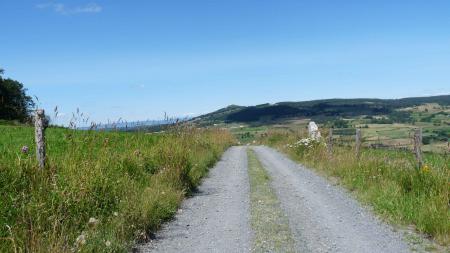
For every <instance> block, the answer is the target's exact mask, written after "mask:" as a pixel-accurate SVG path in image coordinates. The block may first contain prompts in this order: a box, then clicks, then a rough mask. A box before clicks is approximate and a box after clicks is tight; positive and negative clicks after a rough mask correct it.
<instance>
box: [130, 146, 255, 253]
mask: <svg viewBox="0 0 450 253" xmlns="http://www.w3.org/2000/svg"><path fill="white" fill-rule="evenodd" d="M249 208H250V204H249V180H248V174H247V153H246V148H245V147H232V148H230V149H229V150H227V151H226V152H225V154H224V155H223V157H222V160H221V161H220V162H218V163H217V164H216V166H215V167H214V168H213V169H211V171H210V173H209V176H208V177H207V178H205V180H204V182H203V184H202V185H201V186H200V187H199V189H198V192H197V193H196V194H195V195H194V196H193V197H192V198H188V199H186V200H185V201H184V203H183V205H182V207H181V210H182V211H181V212H179V213H178V214H177V215H176V217H175V219H174V221H172V222H170V223H168V224H167V225H166V226H165V227H164V228H163V229H162V230H161V232H160V233H158V234H157V235H156V237H157V238H156V240H153V241H152V242H150V243H148V244H146V245H142V246H141V247H140V248H139V249H140V250H139V251H140V252H165V253H170V252H186V253H191V252H196V253H211V252H227V253H232V252H249V251H250V247H251V241H252V240H251V238H252V232H251V228H250V210H249Z"/></svg>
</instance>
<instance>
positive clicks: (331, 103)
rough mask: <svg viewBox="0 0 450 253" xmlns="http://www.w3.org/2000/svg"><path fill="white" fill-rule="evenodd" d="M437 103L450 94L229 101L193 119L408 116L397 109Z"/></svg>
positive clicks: (449, 98) (210, 121) (212, 121)
mask: <svg viewBox="0 0 450 253" xmlns="http://www.w3.org/2000/svg"><path fill="white" fill-rule="evenodd" d="M429 103H435V104H439V105H441V106H450V95H443V96H431V97H411V98H401V99H372V98H356V99H323V100H312V101H303V102H280V103H276V104H261V105H255V106H238V105H230V106H228V107H225V108H222V109H220V110H217V111H215V112H212V113H208V114H205V115H201V116H199V117H196V118H194V119H193V121H195V122H197V123H199V124H201V125H208V124H215V123H233V122H242V123H255V122H261V123H263V122H264V123H267V122H275V121H279V120H283V119H289V118H314V119H318V120H320V119H324V118H330V117H333V118H339V117H341V118H345V117H354V116H361V115H367V116H376V115H393V116H395V117H404V118H407V117H408V115H407V114H408V112H406V111H399V110H398V109H401V108H407V107H412V106H418V105H422V104H429Z"/></svg>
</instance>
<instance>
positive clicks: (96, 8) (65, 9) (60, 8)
mask: <svg viewBox="0 0 450 253" xmlns="http://www.w3.org/2000/svg"><path fill="white" fill-rule="evenodd" d="M36 8H38V9H49V10H52V11H54V12H56V13H58V14H62V15H70V14H81V13H99V12H101V11H102V10H103V8H102V7H101V6H100V5H98V4H97V3H88V4H85V5H79V6H67V5H65V4H62V3H57V2H48V3H40V4H37V5H36Z"/></svg>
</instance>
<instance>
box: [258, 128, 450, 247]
mask: <svg viewBox="0 0 450 253" xmlns="http://www.w3.org/2000/svg"><path fill="white" fill-rule="evenodd" d="M302 137H304V134H302V133H293V132H289V131H269V132H268V134H267V135H265V136H264V137H263V138H262V139H261V141H262V142H263V143H265V144H267V145H269V146H273V147H276V148H278V149H280V150H282V151H283V152H285V153H287V154H289V155H290V156H291V157H292V158H293V159H295V160H297V161H299V162H301V163H302V164H305V165H306V166H308V167H310V168H314V169H316V170H318V171H319V172H321V173H322V174H325V175H327V176H331V177H334V178H337V179H338V181H339V182H340V183H341V184H342V185H343V186H345V187H346V188H348V189H350V190H351V191H355V193H356V195H357V196H358V198H359V199H360V200H361V201H363V202H364V203H367V204H370V205H371V206H373V208H374V210H375V211H376V212H377V213H378V214H380V215H381V216H382V217H385V218H386V219H388V220H389V221H391V222H394V223H397V224H402V225H412V226H414V227H415V228H416V229H417V230H418V231H420V232H423V233H425V234H428V235H430V236H432V237H433V238H434V239H435V240H436V241H437V242H439V243H440V244H442V245H449V243H450V210H449V194H450V190H449V189H450V160H449V156H448V155H442V154H432V153H427V154H425V155H424V159H425V164H426V166H424V167H423V168H420V169H418V168H416V163H415V160H414V156H413V155H412V153H411V152H408V151H392V150H374V149H363V150H362V154H361V157H360V159H359V160H358V159H357V158H356V156H355V153H354V150H352V149H351V148H344V147H334V149H333V156H332V157H330V156H329V155H328V154H327V150H326V146H325V145H323V144H316V145H311V146H310V147H309V148H305V147H301V146H295V145H292V144H294V143H296V142H297V141H298V140H299V139H301V138H302Z"/></svg>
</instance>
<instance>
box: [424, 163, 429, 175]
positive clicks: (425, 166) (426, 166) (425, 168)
mask: <svg viewBox="0 0 450 253" xmlns="http://www.w3.org/2000/svg"><path fill="white" fill-rule="evenodd" d="M422 172H423V173H428V172H430V167H428V165H426V164H425V165H424V166H422Z"/></svg>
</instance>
